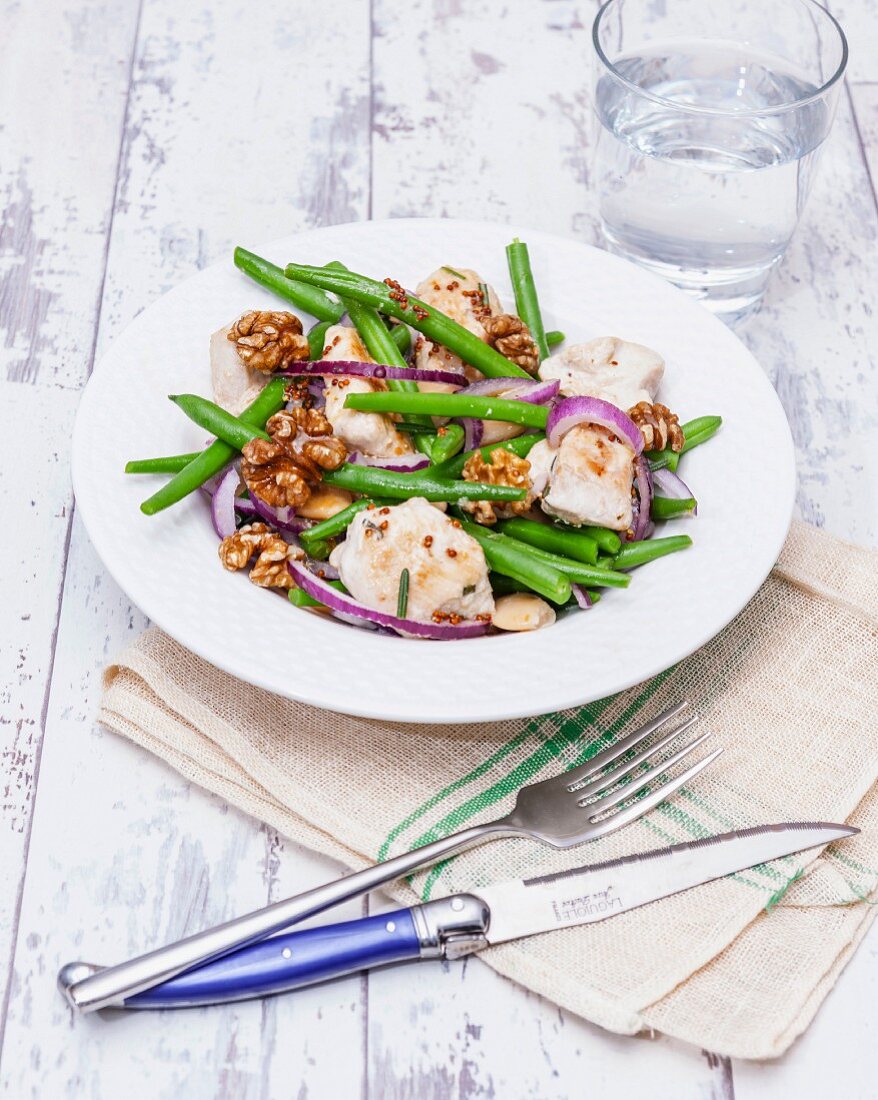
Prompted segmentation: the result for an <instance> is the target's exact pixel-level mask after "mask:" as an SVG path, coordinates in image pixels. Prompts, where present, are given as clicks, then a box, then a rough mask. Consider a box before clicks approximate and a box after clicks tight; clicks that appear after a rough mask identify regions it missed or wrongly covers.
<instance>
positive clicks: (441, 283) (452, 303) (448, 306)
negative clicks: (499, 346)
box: [414, 264, 503, 393]
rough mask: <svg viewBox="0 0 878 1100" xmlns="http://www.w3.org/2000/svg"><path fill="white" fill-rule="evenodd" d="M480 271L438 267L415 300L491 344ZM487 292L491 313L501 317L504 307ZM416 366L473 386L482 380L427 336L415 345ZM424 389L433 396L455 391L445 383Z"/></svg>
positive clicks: (423, 386) (429, 384)
mask: <svg viewBox="0 0 878 1100" xmlns="http://www.w3.org/2000/svg"><path fill="white" fill-rule="evenodd" d="M482 281H483V280H482V279H481V278H480V277H479V274H478V272H477V271H473V270H472V269H471V268H468V267H457V266H456V265H453V264H452V265H450V266H449V267H437V268H436V270H435V271H434V272H433V273H432V275H428V276H427V278H426V279H424V281H423V282H421V283H419V284H418V286H417V288H416V289H415V296H416V297H418V298H421V299H422V300H423V301H424V302H426V303H427V305H430V306H435V307H436V308H437V309H439V310H441V311H442V312H443V313H445V314H447V315H448V316H449V317H451V318H452V320H454V321H457V323H458V324H460V325H463V327H464V328H466V329H469V331H470V332H472V333H474V334H475V335H476V336H478V338H479V339H480V340H484V341H485V343H487V342H488V334H487V333H486V332H485V328H484V325H483V324H482V322H481V314H482V310H483V308H484V306H483V303H482V299H481V295H480V293H479V284H480V283H482ZM484 285H485V286H487V288H488V303H487V304H488V306H489V307H490V312H491V313H502V312H503V306H502V305H501V304H500V299H499V298H498V297H497V292H496V291H495V290H494V288H493V287H492V286H491V285H490V284H488V283H485V284H484ZM414 365H415V366H416V367H417V368H418V369H419V370H447V371H453V372H454V373H455V374H463V375H465V376H466V377H467V378H469V380H470V381H471V382H474V381H476V380H477V379H479V378H481V377H482V376H481V374H480V373H479V372H478V371H477V370H474V369H473V368H472V367H470V366H467V365H466V364H465V363H463V362H462V360H461V359H459V358H458V357H457V356H456V355H452V353H451V352H450V351H448V349H447V348H444V347H442V346H441V344H434V343H432V342H431V341H430V340H428V339H427V338H426V337H424V336H420V337H418V339H417V340H416V342H415V361H414ZM420 385H421V389H422V390H424V391H426V392H428V393H429V392H433V393H450V392H451V391H452V390H453V389H454V387H453V386H448V385H446V384H445V383H443V382H422V383H421V384H420Z"/></svg>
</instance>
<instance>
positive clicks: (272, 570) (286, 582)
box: [219, 523, 302, 588]
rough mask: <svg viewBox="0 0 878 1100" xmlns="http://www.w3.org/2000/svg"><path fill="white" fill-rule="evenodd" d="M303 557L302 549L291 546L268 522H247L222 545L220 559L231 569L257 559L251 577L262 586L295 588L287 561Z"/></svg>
mask: <svg viewBox="0 0 878 1100" xmlns="http://www.w3.org/2000/svg"><path fill="white" fill-rule="evenodd" d="M301 556H302V551H301V550H299V549H297V548H296V547H295V546H290V545H288V544H287V543H286V542H284V540H283V539H282V538H281V537H280V535H279V534H278V533H277V532H276V531H272V529H271V528H270V527H269V526H268V525H267V524H265V523H248V524H247V525H246V526H245V527H240V528H239V529H238V530H237V531H236V532H235V533H234V535H228V536H227V537H226V538H224V539H223V541H222V542H221V543H220V545H219V557H220V561H221V562H222V563H223V565H224V566H225V568H226V569H228V570H230V571H232V572H234V571H236V570H238V569H243V568H244V567H245V566H246V565H247V563H248V562H249V561H250V560H251V559H252V558H254V557H255V558H256V561H255V562H254V563H253V568H252V569H251V570H250V580H251V581H252V582H253V583H254V584H258V585H259V587H260V588H295V587H296V583H295V581H294V580H293V578H292V576H291V574H290V571H289V569H287V562H288V561H292V560H294V559H295V558H298V557H301Z"/></svg>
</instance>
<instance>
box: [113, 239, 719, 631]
mask: <svg viewBox="0 0 878 1100" xmlns="http://www.w3.org/2000/svg"><path fill="white" fill-rule="evenodd" d="M507 261H508V268H509V276H510V281H511V283H512V287H513V297H514V306H513V305H512V302H510V303H508V305H504V303H503V302H502V301H501V298H500V295H499V294H498V292H497V290H496V289H495V288H494V287H493V286H492V285H491V284H489V283H487V282H486V281H484V279H483V277H482V274H481V273H479V272H477V271H475V270H473V269H471V268H468V267H459V266H457V265H454V266H452V265H448V266H441V267H439V268H437V269H435V270H434V271H433V272H431V273H430V274H429V275H428V276H427V277H426V278H425V279H423V280H422V281H421V282H420V283H418V284H417V286H416V289H415V291H414V292H413V293H409V292H408V291H407V290H405V289H404V288H403V287H402V286H401V285H400V284H399V283H398V282H396V280H394V279H392V278H389V277H388V278H386V279H384V281H383V282H379V281H377V280H373V279H370V278H368V277H366V276H364V275H360V274H357V273H354V272H351V271H348V270H347V268H345V267H344V266H343V265H342V264H339V263H330V264H327V265H326V266H325V267H312V266H306V265H301V264H290V265H288V266H287V267H286V268H285V269H281V268H279V267H276V266H275V265H273V264H271V263H269V261H267V260H264V259H262V258H261V257H259V256H256V255H255V254H254V253H251V252H248V251H246V250H244V249H236V252H235V263H236V265H237V266H238V267H239V269H241V270H242V271H243V272H244V274H245V275H247V276H249V277H250V278H251V279H253V280H254V281H255V282H257V283H258V284H260V285H261V286H263V287H266V288H267V289H269V290H272V291H273V292H275V293H276V294H277V295H279V296H280V297H281V298H284V299H286V302H287V303H289V304H292V305H293V306H295V308H296V310H297V311H298V312H296V313H294V312H292V311H291V310H287V309H274V310H257V309H253V310H249V311H246V312H244V313H243V314H242V315H241V316H239V317H238V318H236V319H234V320H232V321H231V322H230V323H229V324H228V325H226V326H223V327H222V328H220V329H219V330H217V331H216V332H215V333H214V334H213V335H212V336H211V337H210V342H209V354H210V372H211V384H212V390H213V394H212V397H213V399H212V400H210V399H207V398H204V397H200V396H198V395H195V394H182V395H174V396H173V397H172V400H173V401H174V402H175V403H176V404H177V405H178V407H180V408H181V410H182V411H183V412H184V413H185V414H186V415H187V416H189V417H190V419H192V420H193V421H195V423H197V424H198V425H199V426H200V427H202V428H204V429H206V430H207V431H209V432H210V433H211V435H212V436H213V437H214V438H213V440H212V442H211V443H210V444H209V445H208V446H207V447H206V448H205V449H204V450H203V451H200V452H193V453H192V454H187V455H174V456H167V457H166V458H161V459H145V460H135V461H133V462H131V463H129V464H128V466H127V467H126V470H127V471H128V472H130V473H152V474H160V473H167V474H171V475H172V476H171V478H170V480H169V481H168V482H166V483H165V484H164V485H162V486H161V487H160V488H159V489H158V490H157V491H156V492H155V493H153V495H152V496H151V497H149V498H148V499H147V500H146V501H144V503H143V504H142V506H141V507H142V510H143V511H144V512H145V513H146V514H148V515H154V514H156V513H158V512H160V511H162V510H164V509H165V508H167V507H169V506H171V505H173V504H175V503H177V502H178V501H180V500H182V499H184V498H186V497H187V496H189V494H190V493H192V492H194V491H195V490H198V489H200V490H202V491H203V496H204V499H205V503H206V505H207V506H208V507H209V509H210V515H211V519H212V521H213V525H214V528H215V530H216V533H217V535H218V536H219V538H220V545H219V558H220V562H221V564H222V566H224V567H225V568H226V569H227V570H229V571H233V572H235V571H244V570H246V571H247V573H248V575H249V578H250V580H251V581H252V582H253V583H254V584H256V585H257V586H259V587H264V588H268V589H273V590H276V591H279V592H282V593H284V594H286V596H287V598H288V599H289V600H290V602H292V603H293V604H295V605H296V606H298V607H300V608H303V609H306V610H308V611H311V612H313V613H316V614H321V615H331V616H333V617H335V618H338V619H340V620H341V621H343V622H348V623H354V624H356V625H359V626H365V627H368V628H370V629H373V630H376V629H377V630H382V631H386V632H389V633H394V634H397V635H401V636H404V637H413V638H428V639H436V640H448V639H454V638H466V637H474V636H478V635H482V634H486V633H497V634H499V633H501V632H519V631H530V630H535V629H540V628H542V627H545V626H549V625H551V624H553V623H554V622H555V621H556V617H557V614H558V613H559V612H561V611H565V612H566V611H568V610H569V611H577V610H588V609H591V608H593V607H594V606H595V604H596V603H597V602H598V600H600V599H601V596H602V594H606V592H607V591H610V590H612V589H623V588H627V587H628V586H629V585H630V583H631V578H632V574H631V570H632V569H634V568H635V567H638V566H641V565H645V564H647V563H648V562H651V561H654V560H656V559H658V558H661V557H664V556H666V555H667V554H671V553H675V552H677V551H680V550H683V549H686V548H687V547H688V546H690V545H691V543H692V540H691V538H690V536H689V535H688V534H667V535H666V534H664V532H663V533H662V535H661V537H656V534H655V532H656V524H664V523H666V522H668V521H671V520H677V519H680V518H684V517H687V516H692V515H694V514H695V513H696V510H697V502H696V500H695V497H694V495H693V493H692V491H691V490H690V489H689V487H688V486H687V485H686V484H685V483H684V482H683V481H682V480H681V478H680V477H679V475H678V473H677V468H678V464H679V462H680V459H681V457H682V456H683V455H684V454H685V453H686V452H687V451H689V450H691V449H692V448H693V447H695V446H697V445H699V444H700V443H702V442H705V441H706V440H707V439H709V438H710V437H711V436H712V435H714V434H715V432H716V431H717V430H718V428H719V427H720V423H721V420H720V418H719V417H717V416H701V417H698V418H697V419H695V420H692V421H689V422H688V423H682V424H681V422H680V419H679V417H678V415H677V414H676V413H675V412H672V411H671V409H670V408H668V407H667V406H666V405H664V404H662V403H661V402H660V401H659V400H658V396H659V388H660V385H661V382H662V378H663V376H664V372H665V363H664V360H663V359H662V357H661V355H660V354H659V353H658V352H657V351H655V350H653V349H651V348H648V347H645V346H643V345H641V344H638V343H633V342H631V341H628V340H625V339H622V338H620V337H617V336H612V335H610V336H600V337H598V338H596V339H591V340H588V341H586V342H582V343H570V344H567V343H566V342H565V339H564V335H563V333H560V332H551V331H550V332H546V331H545V328H544V324H543V319H542V312H541V308H540V303H539V300H538V297H537V291H536V283H535V280H534V276H533V272H532V270H531V265H530V257H529V254H528V251H527V246H526V245H525V244H523V243H522V242H520V241H518V240H517V239H516V240H515V241H513V242H512V243H511V244H510V245H509V247H508V249H507ZM300 314H305V315H310V316H311V317H312V318H314V321H313V323H312V324H311V326H310V327H309V328H308V329H307V330H306V327H305V325H304V324H303V322H302V319H301V317H300Z"/></svg>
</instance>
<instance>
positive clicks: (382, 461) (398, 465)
mask: <svg viewBox="0 0 878 1100" xmlns="http://www.w3.org/2000/svg"><path fill="white" fill-rule="evenodd" d="M347 460H348V462H350V463H352V464H353V465H354V466H372V467H374V468H375V469H376V470H396V472H397V473H400V474H413V473H414V472H415V471H416V470H423V469H425V468H426V467H427V466H429V465H430V460H429V458H427V456H426V455H421V454H408V455H390V456H389V457H387V458H379V457H378V456H377V455H364V454H362V452H360V451H353V452H352V453H351V454H349V455H348V459H347Z"/></svg>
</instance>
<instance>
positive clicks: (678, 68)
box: [592, 0, 847, 322]
mask: <svg viewBox="0 0 878 1100" xmlns="http://www.w3.org/2000/svg"><path fill="white" fill-rule="evenodd" d="M592 40H593V43H594V49H595V54H596V60H595V66H594V68H595V74H594V87H593V91H594V105H595V111H596V113H597V118H598V122H599V126H598V140H597V147H596V172H597V175H596V178H597V191H598V196H599V202H600V218H601V223H602V226H603V232H604V235H605V237H606V241H607V243H608V245H609V247H610V249H611V250H612V251H614V252H618V253H620V254H621V255H623V256H626V257H627V258H628V259H631V260H634V261H636V262H637V263H639V264H641V265H642V266H643V267H646V268H649V269H650V270H651V271H654V272H657V273H658V274H660V275H664V276H665V277H666V278H668V279H670V280H671V281H672V282H674V283H676V284H677V285H678V286H680V287H682V288H683V289H685V290H687V291H688V292H689V293H690V294H692V295H694V296H695V297H696V298H699V299H700V300H701V301H702V302H703V303H704V304H705V305H706V306H708V307H709V308H710V309H712V310H713V311H714V312H715V313H717V314H719V315H720V316H721V317H722V318H723V319H724V320H726V321H729V322H734V321H736V320H739V319H740V318H742V317H745V316H746V315H747V314H748V313H750V312H751V311H752V310H753V309H754V308H755V307H756V306H758V303H759V300H760V298H761V296H762V294H763V291H764V290H765V284H766V282H767V280H768V277H769V275H770V273H771V271H772V269H773V268H774V267H775V266H776V265H777V264H778V263H779V262H780V260H781V258H782V257H783V254H784V251H785V250H786V247H787V245H788V244H789V241H790V238H791V236H792V234H793V230H794V229H795V227H796V222H797V221H798V219H799V216H800V215H801V213H802V209H803V207H804V204H805V200H806V198H807V196H808V191H809V190H810V187H811V183H812V182H813V178H814V169H815V167H816V164H817V159H818V157H819V155H820V149H821V146H822V144H823V141H824V139H825V138H826V136H827V134H828V133H829V129H830V127H831V125H832V119H833V116H834V114H835V106H836V100H837V98H838V92H839V89H840V87H841V77H842V74H843V73H844V69H845V65H846V64H847V42H846V41H845V37H844V33H843V31H842V29H841V27H840V26H839V25H838V23H837V22H836V21H835V19H833V17H832V16H831V15H830V14H829V12H828V11H826V10H825V9H824V8H822V7H820V6H819V5H818V4H816V3H815V2H814V0H609V2H608V3H606V4H604V6H603V7H602V8H601V9H600V11H599V12H598V14H597V18H596V19H595V22H594V28H593V32H592Z"/></svg>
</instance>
